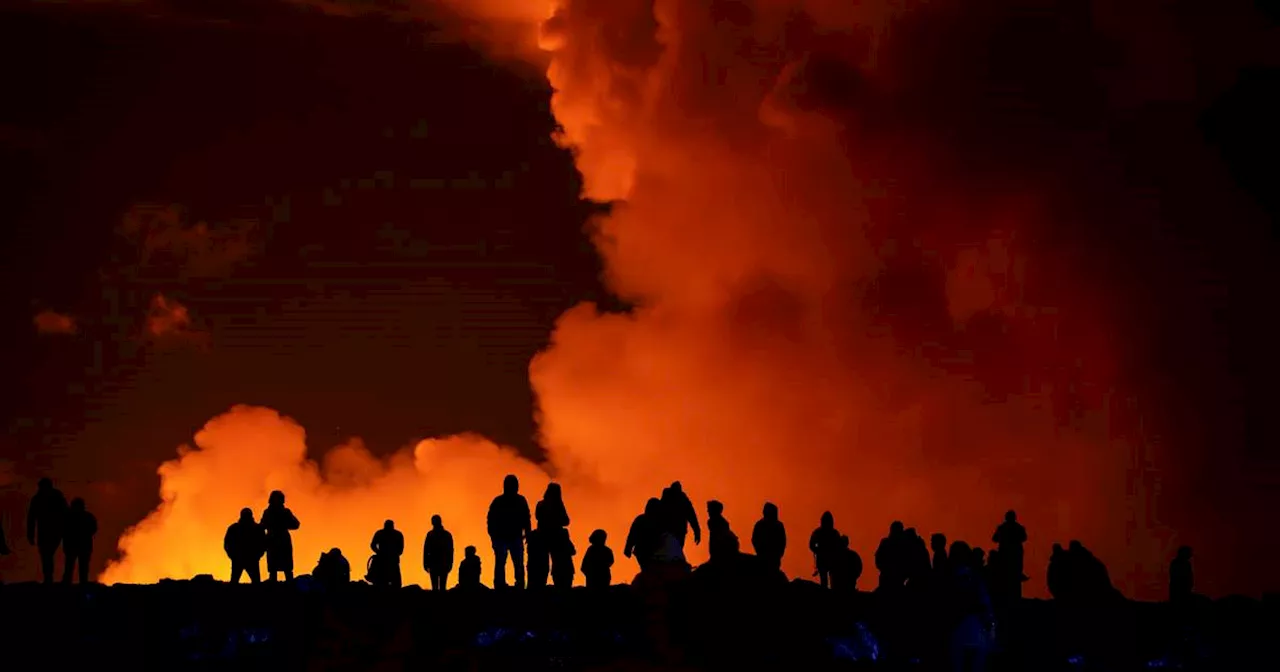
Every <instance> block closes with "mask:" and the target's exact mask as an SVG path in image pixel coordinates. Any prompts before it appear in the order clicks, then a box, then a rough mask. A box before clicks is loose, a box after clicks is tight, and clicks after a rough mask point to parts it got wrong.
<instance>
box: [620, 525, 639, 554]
mask: <svg viewBox="0 0 1280 672" xmlns="http://www.w3.org/2000/svg"><path fill="white" fill-rule="evenodd" d="M635 547H636V523H635V521H633V522H632V523H631V529H630V530H629V531H628V532H627V542H626V543H625V544H623V545H622V554H623V555H625V556H627V557H628V558H629V557H631V551H632V550H634V549H635Z"/></svg>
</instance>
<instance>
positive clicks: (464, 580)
mask: <svg viewBox="0 0 1280 672" xmlns="http://www.w3.org/2000/svg"><path fill="white" fill-rule="evenodd" d="M458 587H459V588H479V587H480V556H478V555H476V547H475V546H468V547H466V548H464V549H462V562H460V563H458Z"/></svg>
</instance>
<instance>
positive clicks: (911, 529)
mask: <svg viewBox="0 0 1280 672" xmlns="http://www.w3.org/2000/svg"><path fill="white" fill-rule="evenodd" d="M905 534H906V535H907V536H908V537H911V538H912V539H915V538H916V537H918V536H920V535H918V534H916V528H914V527H908V528H907V530H906V532H905Z"/></svg>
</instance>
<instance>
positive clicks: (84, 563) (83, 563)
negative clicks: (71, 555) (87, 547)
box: [77, 551, 93, 584]
mask: <svg viewBox="0 0 1280 672" xmlns="http://www.w3.org/2000/svg"><path fill="white" fill-rule="evenodd" d="M92 556H93V551H85V552H83V553H81V554H80V557H79V558H78V559H77V560H78V562H79V563H80V583H81V584H86V583H89V558H91V557H92Z"/></svg>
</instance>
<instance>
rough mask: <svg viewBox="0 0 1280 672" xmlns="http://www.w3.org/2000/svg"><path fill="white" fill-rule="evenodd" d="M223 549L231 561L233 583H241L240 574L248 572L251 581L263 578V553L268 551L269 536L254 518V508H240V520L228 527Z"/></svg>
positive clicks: (223, 540) (255, 581)
mask: <svg viewBox="0 0 1280 672" xmlns="http://www.w3.org/2000/svg"><path fill="white" fill-rule="evenodd" d="M222 550H223V551H224V552H226V554H227V559H228V560H230V561H231V583H240V575H241V574H248V575H249V582H250V583H258V582H259V581H261V580H262V573H261V571H260V568H261V566H262V555H263V554H264V553H266V552H267V537H266V535H265V534H264V533H263V531H262V526H261V525H259V524H258V523H257V521H255V520H254V519H253V509H249V508H244V509H240V520H237V521H236V522H234V523H232V524H231V525H230V526H228V527H227V534H226V536H224V537H223V538H222Z"/></svg>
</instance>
